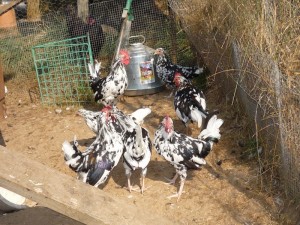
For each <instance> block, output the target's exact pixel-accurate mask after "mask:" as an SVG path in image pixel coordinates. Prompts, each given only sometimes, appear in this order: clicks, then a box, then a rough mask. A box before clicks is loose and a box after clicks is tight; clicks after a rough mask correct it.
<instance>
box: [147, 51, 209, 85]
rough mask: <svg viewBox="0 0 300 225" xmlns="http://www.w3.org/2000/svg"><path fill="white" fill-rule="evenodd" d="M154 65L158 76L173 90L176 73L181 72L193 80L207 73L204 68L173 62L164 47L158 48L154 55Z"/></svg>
mask: <svg viewBox="0 0 300 225" xmlns="http://www.w3.org/2000/svg"><path fill="white" fill-rule="evenodd" d="M153 67H154V70H155V73H156V74H157V76H158V77H159V78H160V79H161V81H162V82H163V83H164V84H165V85H166V87H167V88H169V89H171V90H173V89H175V83H174V77H175V74H176V73H180V74H181V75H182V76H184V77H185V78H186V79H188V80H192V79H193V78H195V77H197V76H200V75H203V74H204V73H205V69H204V68H200V67H197V66H191V67H189V66H181V65H178V64H174V63H172V62H171V60H170V59H169V57H168V56H167V55H166V54H165V51H164V49H163V48H158V49H156V51H155V54H154V57H153Z"/></svg>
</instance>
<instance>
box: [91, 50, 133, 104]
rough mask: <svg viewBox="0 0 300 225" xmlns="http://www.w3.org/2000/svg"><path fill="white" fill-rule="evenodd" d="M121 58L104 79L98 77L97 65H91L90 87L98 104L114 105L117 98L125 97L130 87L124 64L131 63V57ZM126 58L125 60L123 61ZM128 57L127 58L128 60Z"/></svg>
mask: <svg viewBox="0 0 300 225" xmlns="http://www.w3.org/2000/svg"><path fill="white" fill-rule="evenodd" d="M127 54H128V53H127V52H126V56H123V55H122V56H120V58H118V59H116V61H115V63H114V64H113V66H112V68H111V71H110V73H109V74H108V75H107V76H106V77H103V78H100V77H99V76H98V75H99V74H98V73H99V69H100V68H99V69H98V70H97V69H96V66H97V64H96V65H95V66H94V65H92V64H90V63H89V65H88V66H89V70H90V77H91V80H90V86H91V88H92V90H93V92H94V98H95V101H96V102H100V103H102V104H104V105H114V104H115V101H116V98H117V97H118V96H119V95H123V94H124V91H125V90H126V88H127V87H128V78H127V73H126V70H125V66H124V64H128V63H129V56H128V55H127ZM123 57H125V60H124V59H123ZM126 57H127V58H126Z"/></svg>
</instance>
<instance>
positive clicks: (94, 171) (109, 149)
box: [62, 106, 124, 187]
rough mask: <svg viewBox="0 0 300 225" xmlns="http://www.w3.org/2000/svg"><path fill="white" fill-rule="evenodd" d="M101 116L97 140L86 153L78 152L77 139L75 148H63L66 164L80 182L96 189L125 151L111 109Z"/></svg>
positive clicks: (119, 130)
mask: <svg viewBox="0 0 300 225" xmlns="http://www.w3.org/2000/svg"><path fill="white" fill-rule="evenodd" d="M101 112H102V114H101V115H100V116H99V120H100V123H101V127H99V130H98V134H97V137H96V139H95V141H94V142H93V143H92V144H91V145H90V146H89V147H88V148H87V149H86V150H85V151H84V152H81V151H80V150H79V149H78V143H77V141H76V140H75V139H74V143H73V145H71V144H70V143H69V142H68V141H65V142H64V143H63V144H62V150H63V153H64V159H65V161H66V164H67V165H68V166H69V167H70V168H71V169H72V170H73V171H75V172H77V173H78V179H80V180H82V181H83V182H86V183H88V184H90V185H93V186H95V187H98V186H99V185H100V184H102V183H104V182H105V181H106V180H107V178H108V176H109V174H110V172H111V171H112V170H113V168H114V167H115V166H116V165H117V164H118V162H119V160H120V158H121V156H122V153H123V149H124V142H123V137H122V132H121V131H122V127H121V126H120V123H119V121H118V120H116V119H115V118H114V115H113V114H112V107H110V106H107V107H104V108H103V109H102V111H101Z"/></svg>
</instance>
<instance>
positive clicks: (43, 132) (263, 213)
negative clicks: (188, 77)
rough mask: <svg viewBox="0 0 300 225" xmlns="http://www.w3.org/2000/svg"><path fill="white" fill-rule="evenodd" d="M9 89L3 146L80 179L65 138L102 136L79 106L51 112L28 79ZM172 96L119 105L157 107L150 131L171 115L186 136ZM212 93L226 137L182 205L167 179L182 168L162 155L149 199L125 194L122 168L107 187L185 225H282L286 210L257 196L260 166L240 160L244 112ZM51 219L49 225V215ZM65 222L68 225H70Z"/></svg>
mask: <svg viewBox="0 0 300 225" xmlns="http://www.w3.org/2000/svg"><path fill="white" fill-rule="evenodd" d="M6 85H7V87H8V90H9V93H8V95H7V97H6V102H7V108H8V111H7V113H8V118H7V119H5V120H2V121H0V127H1V133H2V137H3V142H4V143H2V144H4V145H5V146H6V147H7V148H8V149H10V150H12V151H17V152H22V153H24V154H26V155H27V156H28V157H29V158H31V159H34V160H37V161H39V162H41V163H43V164H45V165H46V166H49V167H52V168H55V169H56V170H58V171H60V172H63V173H65V174H68V175H70V176H72V177H74V178H75V177H76V174H75V173H74V172H73V171H71V170H70V169H69V168H68V166H67V165H66V164H65V162H64V160H63V154H62V151H61V145H62V143H63V141H64V140H69V141H71V140H72V139H73V136H74V135H75V134H76V136H77V138H78V139H79V144H80V145H81V146H82V147H81V149H82V150H84V149H85V146H88V145H89V144H90V143H91V142H92V141H93V137H94V134H93V133H92V131H90V130H89V128H88V127H87V126H86V125H85V123H84V121H83V119H82V118H81V117H79V116H77V115H76V111H77V110H78V108H79V107H70V109H69V110H66V108H65V107H64V108H61V109H62V112H61V113H56V112H55V110H56V109H58V107H53V108H48V107H43V106H42V105H41V104H40V102H39V101H38V100H37V99H35V100H34V101H33V102H31V101H30V98H29V95H28V88H25V87H26V84H24V83H23V82H22V81H16V80H13V81H12V80H11V81H8V82H7V83H6ZM31 86H32V84H31ZM168 94H169V91H163V92H160V93H158V94H154V95H148V96H139V97H125V102H119V103H118V105H117V106H118V107H119V108H120V109H121V110H124V112H126V113H130V112H132V111H134V110H135V109H137V108H140V107H142V106H149V107H151V109H152V113H151V114H150V115H149V116H148V117H147V118H146V120H145V123H144V126H145V127H146V128H148V129H149V131H150V133H151V135H152V137H153V135H154V132H155V130H156V129H157V127H158V125H159V123H160V121H161V120H162V117H163V116H164V115H166V114H169V115H170V116H171V117H172V118H173V119H174V120H175V129H176V130H177V131H179V132H186V129H185V127H184V126H183V125H182V123H181V122H180V121H179V120H178V119H177V117H176V114H175V111H174V109H173V99H167V98H165V96H166V95H168ZM206 95H207V98H208V100H207V102H208V107H209V108H210V109H219V110H220V115H219V117H220V118H223V119H224V120H225V123H224V125H223V126H222V138H221V140H220V142H219V143H218V144H217V145H215V146H214V149H213V152H212V153H211V154H210V155H209V156H208V158H207V162H208V164H207V165H206V166H204V167H203V168H202V169H201V170H197V171H189V172H188V178H187V181H186V183H185V187H184V191H185V192H184V194H183V195H182V198H181V201H180V202H179V203H177V202H176V199H171V200H169V199H167V198H166V197H167V196H169V195H170V194H172V193H173V192H175V191H176V190H177V188H178V184H177V185H176V186H170V185H166V184H165V183H164V182H165V177H168V178H171V177H172V176H173V175H174V168H173V167H172V166H171V165H169V164H168V163H167V162H165V161H164V160H163V159H162V158H160V156H159V155H157V154H156V152H155V150H154V149H153V154H152V160H151V162H150V164H149V168H148V174H147V177H146V186H147V187H149V189H148V190H147V191H146V192H145V193H144V195H141V194H140V193H138V192H133V193H129V192H128V191H127V190H126V189H124V188H122V187H124V186H125V184H126V177H125V174H124V169H123V166H122V164H121V163H119V165H118V166H117V167H116V168H115V169H114V171H113V172H112V174H111V177H110V179H109V180H108V182H107V184H105V185H104V187H102V189H103V190H104V191H105V192H107V193H109V194H111V195H113V196H115V197H118V198H120V199H123V200H125V201H128V202H130V203H134V204H135V205H137V206H138V207H141V208H143V209H145V210H147V209H150V210H151V211H153V212H157V213H160V214H162V215H164V216H165V217H167V218H170V219H172V220H175V221H178V222H179V223H181V224H211V225H215V224H230V225H233V224H253V225H254V224H264V225H266V224H272V225H273V224H279V222H277V221H276V220H275V218H276V216H277V212H278V206H277V205H276V204H275V201H274V199H273V198H272V197H270V196H268V195H267V194H266V193H261V192H258V191H257V190H258V189H257V187H256V183H257V180H258V178H257V170H258V167H257V164H256V162H255V161H254V160H252V161H251V160H249V159H246V160H245V159H241V157H240V156H241V153H242V152H243V151H245V149H243V147H240V146H239V145H238V144H237V143H238V141H240V140H243V133H244V127H245V124H244V122H243V120H241V118H240V117H238V116H237V114H236V110H234V109H232V108H231V107H229V106H226V103H225V102H223V101H222V100H221V99H222V98H220V96H218V94H217V92H216V90H210V91H208V93H206ZM190 127H191V128H192V136H194V137H195V136H197V135H198V134H199V130H197V129H196V127H195V126H194V125H191V126H190ZM0 136H1V135H0ZM219 160H222V164H221V165H220V166H219V165H217V163H216V162H217V161H219ZM133 183H134V184H135V185H139V172H137V173H134V175H133ZM51 217H53V216H49V220H50V218H51ZM12 218H13V217H12ZM44 219H45V220H47V217H46V218H44ZM0 221H1V217H0ZM11 224H13V223H11ZM32 224H33V223H32ZM61 224H62V225H65V224H64V223H63V222H62V223H61ZM66 224H67V223H66Z"/></svg>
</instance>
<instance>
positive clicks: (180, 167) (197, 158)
mask: <svg viewBox="0 0 300 225" xmlns="http://www.w3.org/2000/svg"><path fill="white" fill-rule="evenodd" d="M222 124H223V120H222V119H217V116H216V115H214V116H212V117H211V118H210V120H209V122H208V124H207V127H206V129H204V130H203V131H202V132H201V133H200V135H199V136H198V138H192V137H189V136H187V135H184V134H179V133H177V132H175V131H174V126H173V121H172V119H171V118H170V117H169V116H166V117H165V118H164V119H163V121H162V123H161V124H160V126H159V128H158V130H157V131H156V132H155V138H154V146H155V148H156V151H157V153H158V154H159V155H161V156H162V157H163V158H164V159H165V160H167V161H168V162H169V163H171V164H172V165H173V166H174V167H175V170H176V174H175V176H174V178H173V179H172V180H171V181H170V184H175V181H176V179H177V178H178V176H179V177H180V187H179V190H178V192H177V193H176V194H175V195H172V196H169V198H172V197H177V201H179V199H180V196H181V194H182V191H183V186H184V182H185V179H186V177H187V169H197V168H200V166H201V165H204V164H206V161H205V160H204V158H205V157H206V156H207V155H208V154H209V152H210V151H211V149H212V147H213V143H217V142H218V140H219V139H220V138H221V135H220V127H221V125H222Z"/></svg>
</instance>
